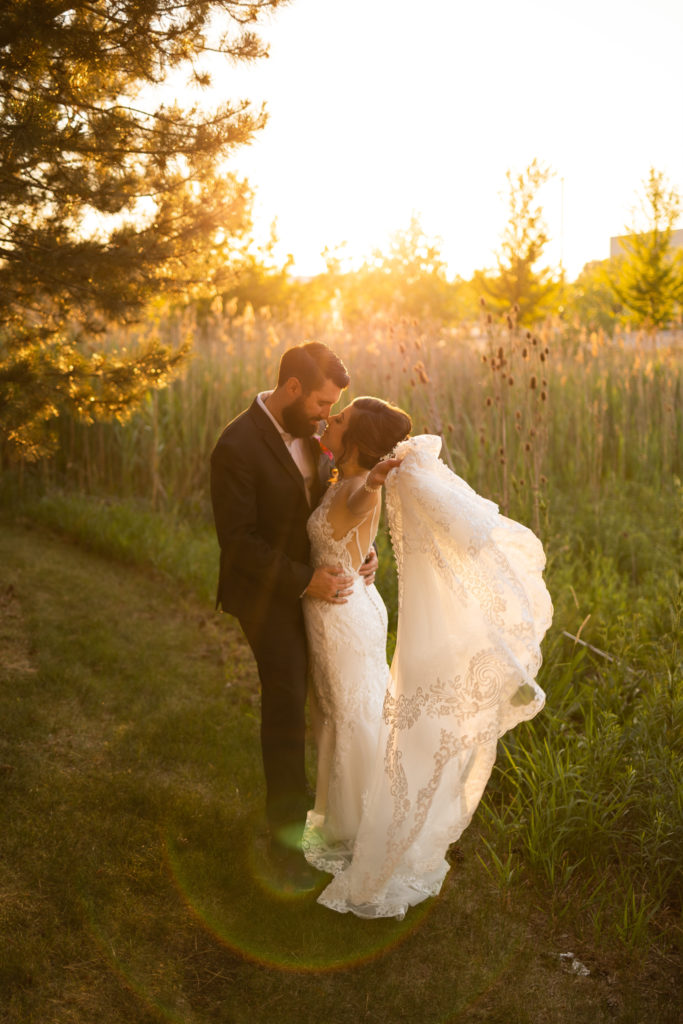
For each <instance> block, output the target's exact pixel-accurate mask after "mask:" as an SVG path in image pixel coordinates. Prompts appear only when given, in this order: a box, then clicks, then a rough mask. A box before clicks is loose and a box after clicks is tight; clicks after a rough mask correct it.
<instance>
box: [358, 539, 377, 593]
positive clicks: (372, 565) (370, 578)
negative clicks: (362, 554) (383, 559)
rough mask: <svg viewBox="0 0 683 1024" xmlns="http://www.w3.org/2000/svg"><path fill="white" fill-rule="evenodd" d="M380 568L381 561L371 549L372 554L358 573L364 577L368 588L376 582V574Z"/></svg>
mask: <svg viewBox="0 0 683 1024" xmlns="http://www.w3.org/2000/svg"><path fill="white" fill-rule="evenodd" d="M378 566H379V559H378V557H377V552H376V551H375V549H374V548H370V554H369V555H368V556H367V558H366V559H365V561H364V562H363V564H362V565H361V567H360V569H359V570H358V572H359V573H360V575H361V576H362V577H363V579H364V580H365V583H366V584H367V586H368V587H369V586H370V584H371V583H374V582H375V573H376V572H377V568H378Z"/></svg>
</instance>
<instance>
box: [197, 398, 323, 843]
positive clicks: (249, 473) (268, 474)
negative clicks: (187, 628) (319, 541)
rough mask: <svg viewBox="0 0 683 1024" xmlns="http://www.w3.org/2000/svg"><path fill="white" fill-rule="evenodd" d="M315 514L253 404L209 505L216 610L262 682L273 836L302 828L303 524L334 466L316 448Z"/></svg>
mask: <svg viewBox="0 0 683 1024" xmlns="http://www.w3.org/2000/svg"><path fill="white" fill-rule="evenodd" d="M308 443H310V446H311V453H312V457H313V463H314V466H315V469H316V472H315V474H314V481H313V485H312V487H311V504H310V505H309V503H308V500H307V498H306V491H305V487H304V480H303V477H302V475H301V472H300V471H299V469H298V468H297V466H296V464H295V462H294V460H293V458H292V456H291V455H290V454H289V451H288V450H287V446H286V445H285V443H284V441H283V439H282V437H281V436H280V434H279V432H278V430H277V429H276V427H275V426H274V424H273V423H272V421H271V420H270V418H269V417H268V416H267V415H266V413H265V412H264V411H263V409H262V408H261V407H260V405H259V404H258V401H257V400H254V402H253V404H252V405H251V407H250V408H249V409H247V410H246V411H245V412H243V413H241V415H239V416H238V417H237V418H236V419H234V420H233V421H232V422H231V423H229V424H228V426H227V427H226V428H225V430H224V431H223V433H222V434H221V436H220V438H219V439H218V442H217V444H216V447H215V448H214V451H213V454H212V456H211V499H212V502H213V511H214V518H215V522H216V532H217V534H218V542H219V544H220V548H221V560H220V576H219V582H218V596H217V602H216V603H217V606H220V607H221V608H222V609H223V611H226V612H230V613H231V614H233V615H235V616H236V617H237V618H238V619H239V621H240V625H241V626H242V628H243V630H244V633H245V635H246V637H247V640H248V641H249V644H250V646H251V648H252V650H253V652H254V655H255V657H256V663H257V666H258V671H259V677H260V680H261V747H262V751H263V765H264V770H265V776H266V788H267V802H266V809H267V814H268V818H269V821H270V823H271V827H273V828H275V829H277V827H278V826H280V825H283V824H286V823H288V822H290V821H298V820H302V819H303V817H305V812H306V809H307V806H308V797H307V793H306V779H305V772H304V735H305V720H304V707H305V702H306V675H307V660H308V655H307V648H306V632H305V628H304V620H303V612H302V608H301V594H302V593H303V591H304V590H305V589H306V587H307V586H308V584H309V582H310V580H311V577H312V575H313V569H312V568H311V566H310V565H309V564H308V560H309V555H310V546H309V541H308V536H307V534H306V521H307V519H308V517H309V515H310V513H311V510H312V509H313V508H315V506H316V505H317V504H318V502H319V500H320V498H321V496H322V494H323V491H324V488H325V482H326V479H327V477H328V475H329V472H330V463H329V461H328V459H327V457H326V456H325V455H324V454H323V453H322V452H321V449H320V446H319V445H318V442H317V441H316V440H315V439H313V438H311V439H310V441H309V442H308Z"/></svg>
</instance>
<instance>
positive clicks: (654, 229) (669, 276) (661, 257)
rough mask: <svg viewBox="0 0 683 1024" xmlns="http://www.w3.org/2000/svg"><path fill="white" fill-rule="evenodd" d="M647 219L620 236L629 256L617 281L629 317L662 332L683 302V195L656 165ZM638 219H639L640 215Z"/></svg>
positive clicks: (621, 260)
mask: <svg viewBox="0 0 683 1024" xmlns="http://www.w3.org/2000/svg"><path fill="white" fill-rule="evenodd" d="M643 190H644V196H643V198H642V200H641V204H640V205H641V223H642V221H644V223H645V225H646V228H645V230H639V229H638V227H637V226H635V225H634V226H632V227H631V228H630V229H629V233H628V234H627V235H626V236H625V237H624V238H622V239H620V242H621V247H622V249H623V250H624V254H623V255H622V256H619V257H617V258H616V261H615V264H614V267H613V269H612V272H611V280H612V285H613V287H614V290H615V292H616V294H617V295H618V297H619V299H620V301H621V302H622V304H623V305H624V306H625V307H626V310H627V312H626V316H625V320H626V321H627V322H628V323H630V324H632V325H633V326H634V327H640V328H644V329H645V330H647V331H656V330H659V329H661V328H663V327H666V326H668V325H669V324H670V323H671V321H672V320H673V319H674V317H675V316H676V314H677V313H678V312H679V309H680V306H681V304H683V258H682V257H681V254H680V253H678V254H676V253H674V252H673V250H672V247H671V234H672V231H673V227H674V225H675V223H676V220H677V218H678V215H679V211H680V207H681V197H680V195H679V193H678V191H677V190H676V189H675V188H671V187H669V185H668V184H667V181H666V179H665V177H664V175H663V174H662V173H661V172H660V171H656V170H655V169H654V168H651V169H650V173H649V175H648V178H647V180H646V181H645V182H644V183H643ZM634 219H635V218H634Z"/></svg>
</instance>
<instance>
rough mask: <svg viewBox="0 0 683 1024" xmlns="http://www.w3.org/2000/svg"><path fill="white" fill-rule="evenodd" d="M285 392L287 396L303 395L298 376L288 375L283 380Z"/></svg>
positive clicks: (296, 396)
mask: <svg viewBox="0 0 683 1024" xmlns="http://www.w3.org/2000/svg"><path fill="white" fill-rule="evenodd" d="M285 392H286V393H287V395H288V396H289V398H298V397H299V395H303V393H304V389H303V387H302V386H301V381H300V380H299V378H298V377H288V378H287V380H286V381H285Z"/></svg>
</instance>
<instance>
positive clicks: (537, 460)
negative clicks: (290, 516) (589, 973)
mask: <svg viewBox="0 0 683 1024" xmlns="http://www.w3.org/2000/svg"><path fill="white" fill-rule="evenodd" d="M153 336H158V337H160V338H161V339H162V340H164V341H168V340H171V341H178V342H180V341H182V340H186V339H188V338H189V339H190V340H191V341H192V356H191V357H190V358H189V360H188V362H187V363H186V365H185V368H184V372H183V373H182V375H181V376H180V377H179V378H178V379H177V380H176V381H175V382H174V383H173V384H172V385H171V386H170V387H168V388H167V389H166V390H164V391H160V392H155V393H153V394H151V395H150V396H149V398H148V399H147V401H146V403H145V405H144V407H143V408H141V409H140V410H138V411H137V412H136V413H135V414H134V415H133V416H132V418H131V419H129V420H128V421H127V422H124V423H116V422H114V423H98V424H92V425H88V424H83V423H79V422H76V421H74V420H64V421H62V422H61V423H60V427H59V429H60V452H59V455H58V456H56V457H55V458H54V459H52V460H51V461H49V462H46V463H44V464H42V465H40V466H38V467H33V468H31V467H25V469H24V472H23V477H22V480H21V483H20V487H21V493H20V495H19V496H17V495H18V491H17V489H16V486H15V487H14V489H13V490H12V491H11V493H10V491H9V490H8V491H7V497H8V501H9V500H10V499H11V500H12V501H14V502H15V503H16V507H17V508H20V509H21V510H22V511H23V513H24V514H27V515H29V516H30V517H31V518H34V519H37V520H41V521H43V522H44V523H46V524H48V525H50V526H52V527H58V528H60V529H62V530H64V531H66V532H68V533H70V534H72V535H74V536H77V537H78V538H80V539H81V540H83V541H85V542H87V543H88V544H89V545H90V546H92V547H93V548H95V549H98V550H100V551H101V552H103V553H107V554H111V555H114V556H115V557H116V558H118V559H123V560H129V561H131V562H136V563H140V564H146V563H151V564H154V565H156V566H157V567H158V568H160V569H162V570H163V571H164V572H165V573H167V574H168V575H169V576H171V577H173V578H176V579H179V580H181V581H182V582H183V583H184V584H185V585H186V586H187V587H190V588H191V589H192V590H193V591H194V592H195V593H196V594H197V595H198V596H199V597H200V598H201V599H202V600H205V601H206V602H207V605H208V604H209V602H210V601H211V598H212V594H213V590H214V586H215V579H216V568H217V549H216V542H215V539H214V535H213V529H212V522H211V510H210V502H209V495H208V460H209V455H210V452H211V449H212V447H213V445H214V443H215V440H216V438H217V436H218V434H219V433H220V431H221V429H222V427H223V426H224V425H225V423H226V422H227V421H228V420H229V419H230V418H231V417H233V416H234V415H235V414H237V413H238V412H240V411H241V410H242V409H243V408H245V407H246V406H247V405H248V404H249V403H250V402H251V401H252V399H253V397H254V395H255V394H256V392H257V391H258V390H261V389H265V388H267V387H271V386H273V384H274V382H275V379H276V373H277V365H278V360H279V357H280V355H281V353H282V351H283V350H284V349H285V348H287V347H288V346H290V345H292V344H297V343H299V342H301V341H304V340H311V339H316V340H321V341H325V342H326V343H327V344H329V345H330V346H331V347H332V348H333V349H334V350H335V351H336V352H337V353H338V354H339V355H340V356H341V357H342V358H343V359H344V361H345V363H346V364H347V367H348V368H349V371H350V373H351V378H352V380H351V386H350V388H349V391H348V398H352V397H355V396H358V395H362V394H372V395H379V396H381V397H383V398H385V399H388V400H390V401H392V402H395V403H397V404H398V405H400V406H402V407H403V408H405V409H406V410H407V411H408V412H409V413H410V415H411V416H412V418H413V422H414V433H420V432H424V431H427V432H432V433H437V434H440V435H441V436H442V438H443V442H444V446H443V458H444V459H445V461H447V462H448V464H449V465H450V466H451V467H452V468H453V469H454V471H455V472H456V473H458V474H459V475H460V476H462V477H463V478H465V479H466V480H467V481H468V482H469V483H470V484H471V485H472V486H473V487H474V488H475V489H476V490H477V491H479V492H480V493H481V494H483V495H485V496H486V497H488V498H491V499H493V500H495V501H496V502H498V503H499V505H500V507H501V510H502V511H503V512H504V513H505V514H507V515H509V516H511V517H512V518H515V519H518V520H520V521H521V522H523V523H525V524H526V525H528V526H530V527H531V528H532V529H534V530H535V532H537V533H538V534H539V535H540V537H541V539H542V541H543V543H544V545H545V548H546V552H547V557H548V564H547V573H546V579H547V583H548V586H549V589H550V591H551V594H552V598H553V602H554V606H555V617H554V622H553V626H552V628H551V630H550V632H549V634H548V636H547V638H546V640H545V643H544V664H543V668H542V671H541V675H540V678H539V682H540V684H541V686H542V687H543V688H544V690H545V691H546V693H547V705H546V708H545V710H544V711H543V712H542V713H541V714H540V715H539V716H538V717H537V719H535V720H534V721H533V722H531V723H526V724H524V725H522V726H520V727H519V728H517V729H516V730H514V731H513V732H512V733H511V734H509V735H508V736H506V737H505V738H504V740H503V741H501V744H500V750H499V756H498V762H497V765H496V768H495V771H494V774H493V776H492V779H491V782H490V784H489V786H488V789H487V792H486V796H485V799H484V801H483V803H482V805H481V806H480V808H479V810H478V812H477V816H476V818H475V825H476V826H477V827H478V828H479V829H480V830H481V834H482V841H481V843H479V844H478V847H477V851H478V852H477V856H478V857H479V858H480V860H481V863H482V865H483V866H484V868H485V870H486V872H487V873H488V877H489V878H490V879H491V880H492V882H493V883H494V884H495V885H496V886H497V887H498V888H499V889H500V891H501V892H502V893H503V894H505V893H510V892H513V891H514V892H516V893H519V892H524V891H526V892H528V893H529V894H533V898H534V899H537V900H538V901H539V902H540V903H542V905H543V907H544V911H545V913H547V914H548V915H549V916H550V917H551V918H552V920H553V921H554V922H562V921H564V922H567V926H568V928H570V929H571V930H572V932H573V933H575V934H577V935H579V936H581V937H582V938H583V940H584V941H588V942H591V943H594V944H595V945H596V946H598V947H599V946H601V945H603V946H604V945H616V946H618V947H619V948H621V949H623V950H625V951H626V952H628V953H629V954H632V955H634V956H637V955H642V953H643V951H645V950H648V949H652V948H655V949H657V950H659V951H660V952H661V953H662V955H667V956H668V955H670V954H671V951H672V949H673V948H674V947H675V945H676V942H677V938H678V937H679V935H680V913H681V904H680V893H681V869H680V864H681V850H683V813H682V812H683V798H682V794H681V778H682V777H683V758H682V755H681V744H680V737H681V707H682V704H681V675H682V672H681V664H682V659H681V629H682V611H683V597H682V594H683V591H682V588H681V567H682V564H683V563H682V556H683V530H682V522H683V488H682V485H681V478H682V477H683V394H682V390H683V374H682V367H683V347H682V343H681V342H680V341H679V342H678V344H676V343H675V342H674V343H673V344H669V345H667V346H666V347H662V346H661V345H659V346H658V345H657V344H656V343H655V342H654V341H653V340H652V339H648V338H646V337H643V338H638V337H635V338H634V337H631V336H626V335H620V334H616V335H615V336H614V337H611V338H610V337H606V336H604V335H602V334H596V333H593V334H590V333H588V332H586V331H582V330H580V329H569V328H567V327H566V326H564V325H560V324H554V323H548V324H547V325H545V326H544V327H543V328H542V329H539V330H538V331H536V332H527V331H525V330H523V329H520V328H518V327H516V325H515V324H514V323H513V322H511V321H509V320H504V321H502V322H501V323H493V322H490V321H487V319H486V318H485V317H484V318H483V319H482V322H481V323H480V324H479V325H478V326H477V327H474V328H473V327H472V326H471V325H463V326H462V327H458V328H443V327H441V326H439V325H438V324H429V323H427V324H425V323H421V322H416V321H410V320H392V319H390V318H383V317H374V318H368V319H367V320H366V321H364V322H359V323H356V324H354V325H353V326H352V327H349V326H348V325H344V324H343V323H341V322H339V321H338V319H335V317H334V316H333V315H330V316H329V318H328V319H327V320H325V321H324V322H319V323H316V324H311V323H306V322H303V321H302V320H301V319H300V318H298V317H297V316H296V315H295V314H292V316H291V318H289V319H283V320H277V321H276V320H275V319H273V318H272V317H271V316H269V315H268V311H267V310H265V311H262V312H261V313H259V314H258V315H255V314H254V313H253V311H252V310H251V309H250V307H247V309H246V312H245V313H244V314H243V315H242V316H240V317H236V316H235V315H234V311H231V310H224V309H222V307H220V305H218V306H217V307H215V308H213V309H212V310H211V311H209V312H208V313H207V314H206V315H205V316H204V317H203V318H202V319H201V320H199V319H198V318H197V316H196V315H195V314H194V313H192V312H188V311H185V312H181V313H178V314H176V315H173V316H171V315H168V314H166V315H164V316H161V315H160V316H159V317H158V318H157V319H156V320H154V319H152V320H150V321H149V323H147V324H146V325H144V327H141V328H140V329H139V330H138V331H137V332H129V333H127V334H126V335H120V336H115V335H112V337H111V338H110V343H111V345H112V346H127V347H129V348H130V347H134V346H136V345H139V344H143V343H144V342H145V341H146V340H149V339H150V338H151V337H153ZM345 400H346V398H345V399H343V401H345ZM379 547H380V559H381V570H380V574H379V578H378V582H379V586H380V589H381V591H382V593H383V596H384V597H385V600H386V602H387V605H388V607H389V611H390V621H391V623H392V628H394V629H395V622H396V611H397V609H396V600H397V598H396V580H395V572H394V564H393V559H392V557H391V550H390V546H389V544H388V540H387V538H386V535H385V534H384V533H382V534H381V535H380V538H379Z"/></svg>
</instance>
